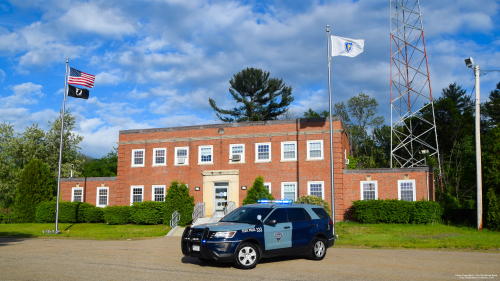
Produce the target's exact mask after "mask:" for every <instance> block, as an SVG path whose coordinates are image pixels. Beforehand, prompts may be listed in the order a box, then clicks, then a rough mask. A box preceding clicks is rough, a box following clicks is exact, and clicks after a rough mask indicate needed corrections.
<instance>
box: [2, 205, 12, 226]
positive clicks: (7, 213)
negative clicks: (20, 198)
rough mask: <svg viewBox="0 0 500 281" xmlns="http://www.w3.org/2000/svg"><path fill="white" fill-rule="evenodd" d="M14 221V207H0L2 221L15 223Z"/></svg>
mask: <svg viewBox="0 0 500 281" xmlns="http://www.w3.org/2000/svg"><path fill="white" fill-rule="evenodd" d="M13 222H14V209H12V207H8V208H3V207H0V223H13Z"/></svg>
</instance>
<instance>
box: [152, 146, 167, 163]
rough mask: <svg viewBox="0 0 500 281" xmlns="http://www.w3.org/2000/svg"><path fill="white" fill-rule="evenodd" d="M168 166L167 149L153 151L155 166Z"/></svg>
mask: <svg viewBox="0 0 500 281" xmlns="http://www.w3.org/2000/svg"><path fill="white" fill-rule="evenodd" d="M166 165H167V149H166V148H155V149H153V166H166Z"/></svg>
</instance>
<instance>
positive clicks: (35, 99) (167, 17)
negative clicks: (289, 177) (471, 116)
mask: <svg viewBox="0 0 500 281" xmlns="http://www.w3.org/2000/svg"><path fill="white" fill-rule="evenodd" d="M421 8H422V18H423V24H424V28H425V34H426V44H427V54H428V57H429V70H430V74H431V83H432V88H433V92H434V95H437V96H439V94H440V92H441V89H442V88H444V87H446V86H447V85H448V84H450V83H453V82H457V83H458V84H460V85H462V86H463V87H464V88H465V89H467V90H468V91H470V90H471V89H472V87H473V84H474V81H473V75H472V70H470V69H468V68H466V67H465V64H464V59H465V58H467V57H469V56H472V57H473V58H474V61H475V62H476V64H479V65H480V67H481V68H482V69H500V51H499V50H500V15H499V14H500V13H499V11H500V2H499V1H492V0H482V1H481V2H480V5H478V3H476V2H475V1H470V0H440V1H430V0H422V1H421ZM327 24H328V25H330V30H331V34H332V35H338V36H342V37H348V38H353V39H365V52H364V53H362V54H361V55H359V56H358V57H355V58H347V57H334V58H333V60H332V76H331V77H332V94H333V101H334V102H340V101H346V100H347V99H349V97H351V96H354V95H357V94H358V93H360V92H364V93H366V94H368V95H370V96H372V97H375V98H376V99H377V101H378V103H379V108H378V110H379V113H380V114H381V115H383V116H384V117H385V119H386V123H387V124H389V123H390V50H389V1H375V0H364V1H363V0H361V1H298V0H297V1H290V0H283V1H281V0H276V1H252V0H248V1H202V0H190V1H183V0H149V1H117V0H106V1H104V0H102V1H92V0H91V1H61V0H40V1H36V0H14V1H7V2H6V1H0V122H3V121H6V122H10V123H12V124H13V125H14V126H15V129H16V131H18V132H22V131H24V129H25V127H27V126H29V125H31V124H32V123H38V124H39V125H40V126H42V127H43V128H45V127H46V124H47V121H49V120H54V119H55V118H56V117H57V115H58V112H59V110H60V109H61V108H62V95H63V89H64V74H65V61H66V57H69V58H70V66H71V67H74V68H76V69H79V70H81V71H84V72H87V73H90V74H94V75H96V82H95V87H94V88H93V89H91V90H90V98H89V99H88V100H81V99H73V98H69V99H68V101H67V103H66V106H67V108H70V109H71V110H72V112H73V113H74V114H75V116H76V128H75V130H74V132H75V133H77V134H80V135H82V136H84V140H83V142H82V143H81V147H82V152H83V153H85V154H87V155H90V156H93V157H101V156H102V155H105V154H106V153H107V152H109V151H111V149H112V147H113V146H116V142H117V141H118V132H119V130H127V129H138V128H152V127H170V126H188V125H197V124H213V123H217V122H218V121H217V120H216V119H217V118H216V116H215V114H214V113H213V110H212V109H211V107H210V106H209V104H208V98H209V97H211V98H213V99H215V100H216V102H217V104H218V106H219V107H221V108H231V107H234V106H235V105H236V104H235V103H233V101H232V100H231V99H230V95H229V91H228V88H229V82H228V81H229V80H230V79H231V77H232V76H233V75H234V74H235V73H237V72H238V71H241V70H242V69H244V68H246V67H256V68H261V69H263V70H266V71H269V72H270V73H271V77H277V78H283V80H284V82H285V83H286V85H288V86H292V87H293V95H294V97H295V101H294V102H293V104H292V106H291V108H292V110H293V111H294V112H295V113H296V115H297V116H302V115H303V112H304V111H307V110H308V109H309V108H312V109H313V110H316V111H322V110H326V109H327V108H328V69H327V58H326V32H325V27H326V25H327ZM498 82H500V73H489V74H488V75H485V76H482V77H481V99H483V101H486V100H487V98H488V95H489V92H490V91H491V90H492V89H493V88H494V87H495V85H496V84H497V83H498Z"/></svg>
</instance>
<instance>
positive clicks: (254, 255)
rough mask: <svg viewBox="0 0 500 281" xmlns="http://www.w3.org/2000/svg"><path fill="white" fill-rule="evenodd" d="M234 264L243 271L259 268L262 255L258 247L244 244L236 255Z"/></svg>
mask: <svg viewBox="0 0 500 281" xmlns="http://www.w3.org/2000/svg"><path fill="white" fill-rule="evenodd" d="M235 255H236V256H235V260H234V264H235V265H236V266H237V267H239V268H241V269H252V268H254V267H255V266H257V263H258V262H259V258H260V254H259V249H258V247H257V245H255V244H252V243H248V242H245V243H242V244H241V245H240V246H239V247H238V249H237V250H236V253H235Z"/></svg>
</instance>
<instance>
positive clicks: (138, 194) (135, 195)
mask: <svg viewBox="0 0 500 281" xmlns="http://www.w3.org/2000/svg"><path fill="white" fill-rule="evenodd" d="M143 190H144V186H142V185H132V186H131V187H130V205H132V204H134V203H136V202H142V201H143V198H144V192H143Z"/></svg>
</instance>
